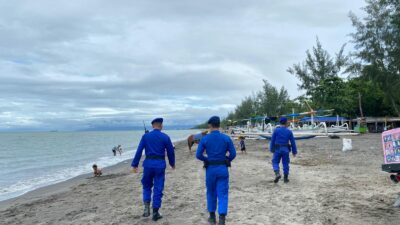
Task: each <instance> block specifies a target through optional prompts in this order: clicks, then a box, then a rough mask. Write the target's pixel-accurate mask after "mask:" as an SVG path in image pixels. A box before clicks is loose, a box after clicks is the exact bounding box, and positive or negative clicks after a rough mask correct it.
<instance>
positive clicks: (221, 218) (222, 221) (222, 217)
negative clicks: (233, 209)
mask: <svg viewBox="0 0 400 225" xmlns="http://www.w3.org/2000/svg"><path fill="white" fill-rule="evenodd" d="M218 225H225V215H224V214H221V215H219V222H218Z"/></svg>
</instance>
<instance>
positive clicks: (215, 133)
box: [196, 116, 236, 225]
mask: <svg viewBox="0 0 400 225" xmlns="http://www.w3.org/2000/svg"><path fill="white" fill-rule="evenodd" d="M219 127H220V119H219V117H217V116H213V117H211V118H210V119H209V120H208V128H209V129H210V131H211V132H210V133H209V134H208V135H207V136H204V137H203V138H202V139H201V141H200V143H199V146H198V148H197V152H196V158H197V159H199V160H201V161H203V162H204V167H205V168H206V187H207V208H208V212H209V213H210V217H209V218H208V221H209V223H210V224H216V215H215V211H216V209H217V202H218V214H219V223H218V224H219V225H225V217H226V215H227V213H228V192H229V171H228V167H230V163H231V161H232V160H233V159H234V158H235V157H236V150H235V146H234V145H233V142H232V140H231V138H230V137H228V136H227V135H225V134H222V133H220V131H219ZM204 151H205V152H206V154H207V157H206V156H204ZM227 152H229V156H227V155H226V153H227Z"/></svg>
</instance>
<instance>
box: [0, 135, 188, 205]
mask: <svg viewBox="0 0 400 225" xmlns="http://www.w3.org/2000/svg"><path fill="white" fill-rule="evenodd" d="M193 132H195V131H193V130H179V131H167V133H168V134H169V135H170V136H171V139H172V140H173V141H179V140H183V139H184V138H185V137H186V136H187V135H188V134H190V133H193ZM77 133H78V132H77ZM142 134H143V132H139V131H138V132H136V131H133V132H79V134H71V133H57V134H49V133H36V134H33V135H32V134H31V133H24V134H21V133H14V134H12V133H8V134H0V142H1V143H2V146H8V147H7V148H6V147H0V153H1V157H0V201H2V200H6V199H10V198H13V197H17V196H20V195H22V194H24V193H26V192H29V191H32V190H35V189H37V188H40V187H44V186H47V185H51V184H55V183H58V182H62V181H65V180H68V179H70V178H73V177H76V176H79V175H82V174H85V173H90V172H92V165H93V164H94V163H96V164H97V165H99V166H100V167H101V168H104V167H107V166H111V165H115V164H117V163H119V162H122V161H124V160H127V159H132V157H133V155H134V153H135V148H136V146H137V143H138V141H139V139H140V137H141V135H142ZM110 137H113V138H110ZM115 137H118V138H115ZM21 138H22V139H24V140H23V142H15V140H16V139H21ZM37 139H40V140H41V141H40V143H41V144H38V140H37ZM46 139H47V140H46ZM66 139H67V140H66ZM96 140H98V142H99V143H98V144H95V145H96V146H93V143H96ZM75 141H76V142H78V143H79V144H78V145H76V144H71V143H75ZM54 142H55V143H54ZM32 143H35V145H32ZM117 144H122V146H123V147H124V148H123V150H124V152H123V154H122V156H119V155H117V156H116V157H114V156H113V155H112V152H111V148H112V146H114V145H117ZM29 145H31V147H30V148H29V149H24V148H26V146H29ZM55 145H57V146H58V149H59V151H54V146H55ZM32 146H33V147H32ZM46 146H47V147H46ZM82 149H85V151H83V152H82ZM99 149H100V151H99ZM10 151H11V153H12V154H11V153H10ZM7 153H10V154H7ZM60 155H61V157H60ZM3 156H4V157H3ZM31 171H33V172H31Z"/></svg>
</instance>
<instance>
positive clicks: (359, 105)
mask: <svg viewBox="0 0 400 225" xmlns="http://www.w3.org/2000/svg"><path fill="white" fill-rule="evenodd" d="M361 103H362V102H361V93H360V92H358V107H359V108H360V116H361V118H363V117H364V113H363V110H362V104H361Z"/></svg>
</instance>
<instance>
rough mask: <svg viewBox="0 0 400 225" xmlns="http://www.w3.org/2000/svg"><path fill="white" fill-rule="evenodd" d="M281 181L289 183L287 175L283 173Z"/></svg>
mask: <svg viewBox="0 0 400 225" xmlns="http://www.w3.org/2000/svg"><path fill="white" fill-rule="evenodd" d="M283 182H285V183H289V175H284V176H283Z"/></svg>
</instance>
